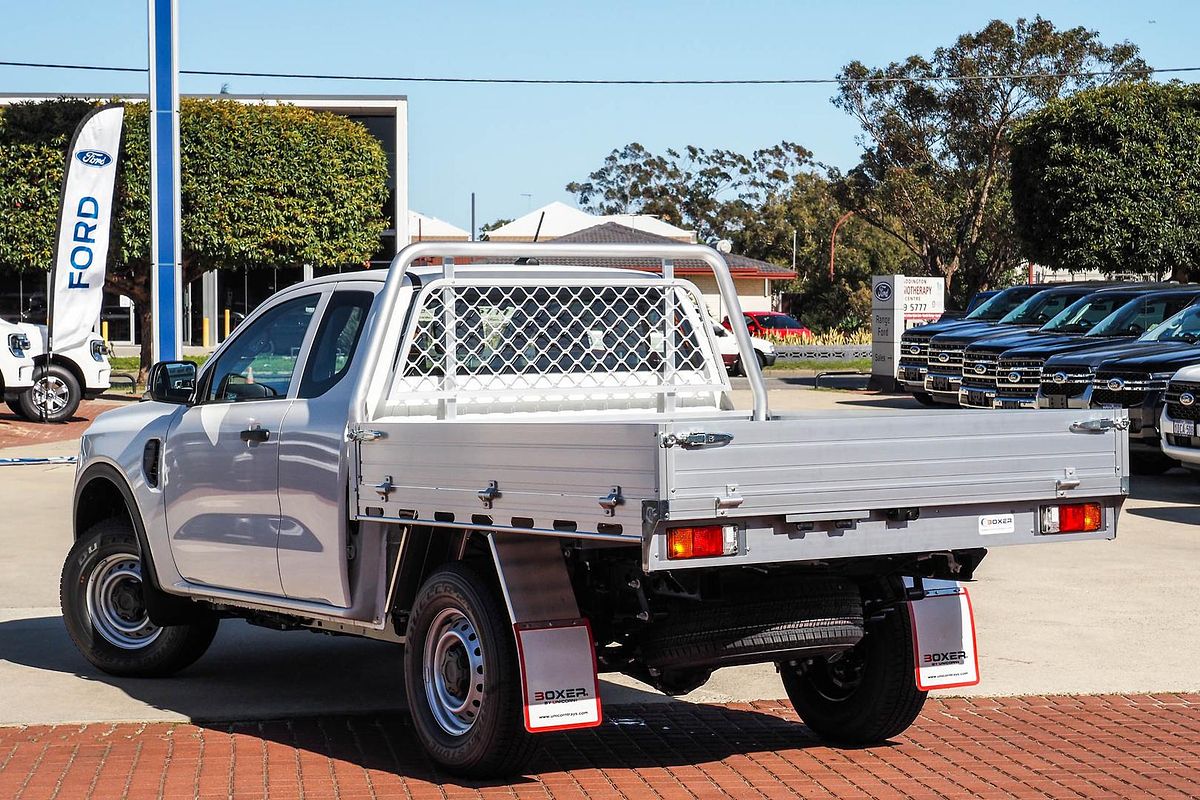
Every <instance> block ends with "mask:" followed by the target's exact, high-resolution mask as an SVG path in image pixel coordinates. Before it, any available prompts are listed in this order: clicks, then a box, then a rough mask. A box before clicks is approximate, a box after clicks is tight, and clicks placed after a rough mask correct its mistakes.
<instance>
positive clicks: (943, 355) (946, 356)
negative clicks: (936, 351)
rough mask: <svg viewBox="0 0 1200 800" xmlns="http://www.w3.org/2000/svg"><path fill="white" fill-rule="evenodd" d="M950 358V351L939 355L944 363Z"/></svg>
mask: <svg viewBox="0 0 1200 800" xmlns="http://www.w3.org/2000/svg"><path fill="white" fill-rule="evenodd" d="M949 360H950V354H949V353H942V354H941V355H940V356H938V361H940V362H942V363H943V364H945V363H946V362H947V361H949Z"/></svg>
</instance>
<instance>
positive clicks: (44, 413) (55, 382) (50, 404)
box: [18, 364, 83, 422]
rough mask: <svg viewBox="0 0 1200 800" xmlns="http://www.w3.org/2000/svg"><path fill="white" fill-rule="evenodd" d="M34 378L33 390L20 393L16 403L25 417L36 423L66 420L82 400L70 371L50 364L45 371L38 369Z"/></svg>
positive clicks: (79, 390) (81, 391)
mask: <svg viewBox="0 0 1200 800" xmlns="http://www.w3.org/2000/svg"><path fill="white" fill-rule="evenodd" d="M33 374H34V382H33V386H31V387H30V388H28V389H26V390H25V391H24V392H22V393H21V397H20V400H19V401H18V402H20V404H21V410H22V411H23V412H24V414H25V417H26V418H27V419H30V420H34V421H38V422H40V421H41V420H43V419H44V420H45V421H46V422H66V421H67V420H69V419H70V418H71V415H73V414H74V413H75V411H76V410H77V409H78V408H79V403H80V401H81V400H83V390H82V389H81V388H80V387H79V381H78V380H76V379H75V376H74V375H72V374H71V371H70V370H69V369H67V368H66V367H62V366H59V365H58V364H51V365H50V367H49V369H45V370H43V368H42V367H41V366H37V367H35V368H34V370H33Z"/></svg>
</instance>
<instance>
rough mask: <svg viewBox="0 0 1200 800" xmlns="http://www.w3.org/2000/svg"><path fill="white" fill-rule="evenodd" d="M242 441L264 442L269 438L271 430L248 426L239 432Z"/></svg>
mask: <svg viewBox="0 0 1200 800" xmlns="http://www.w3.org/2000/svg"><path fill="white" fill-rule="evenodd" d="M241 436H242V441H243V442H246V443H247V444H249V443H250V442H260V443H261V442H265V441H266V440H267V439H270V438H271V432H270V431H269V430H267V429H266V428H248V429H246V430H244V431H242V433H241Z"/></svg>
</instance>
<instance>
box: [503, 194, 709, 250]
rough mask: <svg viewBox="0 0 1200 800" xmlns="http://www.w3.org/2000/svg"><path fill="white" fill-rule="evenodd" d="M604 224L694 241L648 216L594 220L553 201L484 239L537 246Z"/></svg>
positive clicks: (626, 216) (681, 232)
mask: <svg viewBox="0 0 1200 800" xmlns="http://www.w3.org/2000/svg"><path fill="white" fill-rule="evenodd" d="M604 222H617V223H620V224H622V225H624V226H625V227H627V228H633V229H634V230H642V231H647V232H649V233H655V234H658V235H659V236H665V237H667V238H669V239H672V240H673V241H677V242H685V243H690V242H694V241H695V235H694V234H693V233H692V232H691V231H689V230H684V229H683V228H679V227H676V226H675V225H672V224H671V223H669V222H666V221H664V220H661V219H659V218H658V217H654V216H651V215H649V214H610V215H608V216H597V215H595V214H589V213H587V212H586V211H580V210H579V209H578V208H575V207H574V206H569V205H567V204H566V203H560V202H558V201H557V200H556V201H554V202H553V203H549V204H548V205H544V206H542V207H541V208H536V209H534V210H533V211H530V212H529V213H528V214H525V215H524V216H521V217H517V218H516V219H514V220H513V221H512V222H508V223H505V224H504V225H501V226H500V227H499V228H496V229H494V230H492V231H489V232H488V239H489V240H491V241H494V242H532V241H533V239H534V237H535V236H536V237H537V240H538V241H539V242H548V241H551V240H557V239H561V238H562V237H564V236H567V235H569V234H572V233H576V232H578V231H581V230H584V229H586V228H591V227H593V226H595V225H599V224H601V223H604Z"/></svg>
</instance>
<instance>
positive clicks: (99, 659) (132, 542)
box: [59, 519, 219, 678]
mask: <svg viewBox="0 0 1200 800" xmlns="http://www.w3.org/2000/svg"><path fill="white" fill-rule="evenodd" d="M114 570H118V571H121V574H122V575H124V577H116V578H112V579H111V580H110V581H107V583H110V584H111V585H113V586H114V589H113V590H112V591H111V592H110V593H108V594H106V593H105V592H103V591H99V593H100V594H101V595H103V596H108V595H109V594H111V595H117V597H116V598H115V599H114V601H113V602H112V603H111V604H107V605H108V607H109V608H113V613H115V614H117V615H118V616H119V617H120V620H121V622H122V623H124V624H127V625H128V626H129V627H132V626H134V625H136V624H137V623H138V622H139V621H142V620H144V625H143V626H142V627H141V628H139V629H138V631H136V632H123V631H122V630H121V629H120V628H114V627H113V624H112V622H111V621H109V620H111V618H112V615H111V614H109V615H108V616H107V617H106V616H105V615H104V614H103V613H101V612H97V613H96V614H95V615H93V614H92V612H90V611H89V604H88V598H89V595H92V596H93V598H95V594H93V592H94V591H98V590H96V589H95V588H94V587H93V585H92V579H93V577H94V578H95V579H96V583H97V584H100V583H101V581H100V578H102V577H105V576H112V575H114V574H116V573H115V572H114ZM140 570H141V555H140V549H139V547H138V542H137V537H136V536H135V535H134V533H133V530H132V529H131V527H130V525H129V523H128V522H127V521H124V520H118V519H107V520H103V521H101V522H98V523H96V524H95V525H93V526H92V527H91V528H89V529H88V530H87V531H86V532H85V533H84V534H83V535H82V536H80V537H79V539H78V540H77V541H76V542H75V544H74V545H72V547H71V550H70V552H69V553H68V554H67V560H66V563H65V564H64V565H63V571H62V581H61V583H60V584H59V598H60V601H61V603H62V612H63V621H64V622H65V623H66V626H67V633H69V634H70V635H71V640H72V641H73V642H75V646H76V647H78V648H79V652H81V653H82V654H83V657H84V658H86V659H87V660H88V661H89V662H91V663H92V664H93V665H94V666H96V667H97V668H99V669H101V670H103V671H105V672H107V673H109V674H110V675H120V676H124V677H138V678H150V677H161V676H164V675H171V674H172V673H175V672H178V671H179V670H181V669H183V668H184V667H187V666H189V665H190V664H192V663H193V662H195V661H196V659H198V658H200V656H202V655H204V651H206V650H207V649H208V646H209V645H210V644H212V640H213V637H214V636H215V635H216V633H217V624H218V621H219V620H218V619H217V617H216V615H213V614H203V613H201V614H198V615H197V621H196V622H194V623H189V624H186V625H167V626H162V627H159V626H156V625H154V624H153V623H150V622H149V616H148V615H146V614H145V606H144V604H143V603H142V602H141V592H140V586H141V580H140V578H136V577H133V573H136V574H137V575H140ZM96 605H100V603H96ZM114 606H115V607H116V608H114ZM139 639H140V640H142V643H141V644H137V643H136V640H139Z"/></svg>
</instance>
